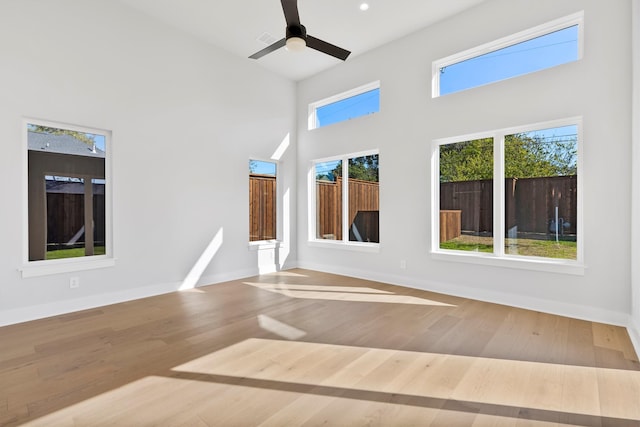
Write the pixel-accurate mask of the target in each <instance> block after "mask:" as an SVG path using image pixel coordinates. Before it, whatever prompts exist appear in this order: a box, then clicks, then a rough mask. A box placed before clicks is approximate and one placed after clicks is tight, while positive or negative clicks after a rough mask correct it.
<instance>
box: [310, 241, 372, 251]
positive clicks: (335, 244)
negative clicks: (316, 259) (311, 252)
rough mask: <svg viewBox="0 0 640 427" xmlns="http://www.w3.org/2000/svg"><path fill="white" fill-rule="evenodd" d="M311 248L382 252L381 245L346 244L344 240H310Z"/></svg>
mask: <svg viewBox="0 0 640 427" xmlns="http://www.w3.org/2000/svg"><path fill="white" fill-rule="evenodd" d="M309 246H312V247H316V248H330V249H343V250H347V251H356V252H370V253H378V252H380V243H360V242H344V241H342V240H309Z"/></svg>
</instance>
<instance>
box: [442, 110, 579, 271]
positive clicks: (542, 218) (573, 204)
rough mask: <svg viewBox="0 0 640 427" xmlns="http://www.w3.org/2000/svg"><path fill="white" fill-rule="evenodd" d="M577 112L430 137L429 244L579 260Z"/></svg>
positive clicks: (477, 251) (489, 253)
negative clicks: (533, 122) (455, 135)
mask: <svg viewBox="0 0 640 427" xmlns="http://www.w3.org/2000/svg"><path fill="white" fill-rule="evenodd" d="M580 127H581V120H580V119H570V120H562V121H556V122H549V123H544V124H539V125H534V126H527V127H522V128H513V129H507V130H500V131H495V132H490V133H487V134H480V135H477V136H473V137H471V138H469V137H461V138H451V139H444V140H439V141H436V142H435V143H434V148H435V151H434V157H433V160H434V164H435V167H434V171H435V173H436V176H434V182H437V183H438V184H437V185H436V186H434V201H436V204H435V206H436V209H437V210H436V212H434V216H433V218H434V227H433V231H434V234H433V237H434V240H433V250H434V252H435V253H449V254H467V255H469V254H475V255H477V256H481V257H482V256H484V257H486V256H491V257H498V258H504V259H525V260H526V259H529V260H538V261H540V260H548V261H553V262H556V261H557V262H582V250H581V248H582V236H581V232H580V230H581V224H582V220H581V214H582V212H581V209H580V197H579V196H580V194H581V191H580V182H581V181H580V179H579V178H580V175H579V151H580V145H579V140H580Z"/></svg>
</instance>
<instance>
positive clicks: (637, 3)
mask: <svg viewBox="0 0 640 427" xmlns="http://www.w3.org/2000/svg"><path fill="white" fill-rule="evenodd" d="M632 4H633V8H632V13H633V15H632V18H631V19H632V21H631V22H632V28H633V31H632V37H633V40H632V43H633V44H632V48H633V53H632V58H633V100H632V110H631V117H632V119H631V120H632V129H633V150H632V154H633V156H632V162H633V163H632V164H633V174H632V180H631V182H632V190H633V192H632V200H633V210H632V230H633V234H632V241H631V243H632V250H631V257H632V258H631V268H632V270H631V288H632V289H631V306H632V307H631V313H632V318H631V319H632V326H631V327H630V328H629V332H630V335H631V338H632V339H633V340H634V342H635V345H636V348H637V349H640V263H638V262H637V260H638V257H639V256H640V184H638V183H639V182H640V0H633V1H632Z"/></svg>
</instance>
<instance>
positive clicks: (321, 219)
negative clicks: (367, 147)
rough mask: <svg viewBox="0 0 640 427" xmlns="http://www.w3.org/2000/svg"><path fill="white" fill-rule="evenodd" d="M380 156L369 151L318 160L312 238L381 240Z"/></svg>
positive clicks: (355, 241) (359, 241)
mask: <svg viewBox="0 0 640 427" xmlns="http://www.w3.org/2000/svg"><path fill="white" fill-rule="evenodd" d="M378 160H379V156H378V153H375V152H368V153H363V154H356V155H350V156H344V157H340V158H334V159H329V160H321V161H316V162H314V164H313V181H314V186H313V191H312V197H313V198H314V201H315V212H314V214H315V215H312V216H313V218H314V219H315V221H314V223H313V224H311V228H312V230H313V231H314V232H313V233H312V240H324V241H326V240H332V241H340V242H351V243H354V244H368V243H379V242H380V235H379V212H380V207H379V203H380V202H379V199H380V196H379V194H380V188H379V182H380V181H379V163H378ZM343 177H346V179H344V178H343Z"/></svg>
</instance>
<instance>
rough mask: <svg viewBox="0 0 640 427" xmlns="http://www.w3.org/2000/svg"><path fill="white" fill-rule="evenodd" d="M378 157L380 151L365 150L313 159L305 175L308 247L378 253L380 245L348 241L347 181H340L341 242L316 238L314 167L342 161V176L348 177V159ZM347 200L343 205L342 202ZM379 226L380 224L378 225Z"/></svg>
mask: <svg viewBox="0 0 640 427" xmlns="http://www.w3.org/2000/svg"><path fill="white" fill-rule="evenodd" d="M376 154H377V155H380V151H379V150H378V149H375V150H367V151H360V152H356V153H349V154H343V155H340V156H333V157H325V158H321V159H314V160H312V161H311V166H310V167H309V173H308V175H307V183H308V189H307V191H308V194H309V197H308V200H307V202H308V207H307V209H308V215H307V218H308V219H309V223H308V227H307V229H308V230H309V236H308V244H309V246H315V247H323V248H338V249H346V250H353V251H360V252H379V251H380V243H370V242H352V241H350V240H349V203H348V200H349V180H348V179H343V180H342V199H343V203H342V240H325V239H318V238H317V237H316V234H317V233H316V226H317V222H316V176H315V166H316V164H317V163H323V162H331V161H335V160H342V176H343V177H348V176H349V159H353V158H355V157H363V156H371V155H376ZM345 200H347V202H346V203H345V202H344V201H345ZM378 226H380V224H378Z"/></svg>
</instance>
